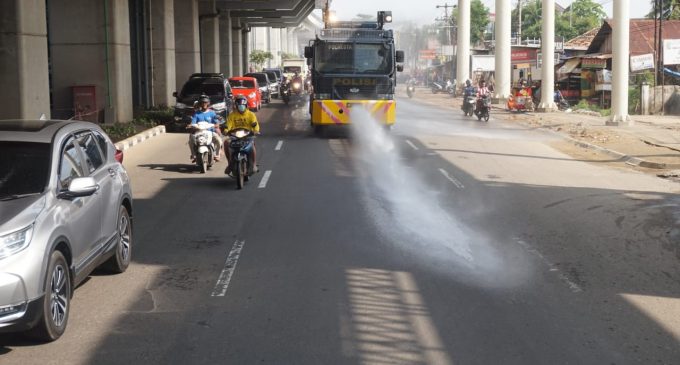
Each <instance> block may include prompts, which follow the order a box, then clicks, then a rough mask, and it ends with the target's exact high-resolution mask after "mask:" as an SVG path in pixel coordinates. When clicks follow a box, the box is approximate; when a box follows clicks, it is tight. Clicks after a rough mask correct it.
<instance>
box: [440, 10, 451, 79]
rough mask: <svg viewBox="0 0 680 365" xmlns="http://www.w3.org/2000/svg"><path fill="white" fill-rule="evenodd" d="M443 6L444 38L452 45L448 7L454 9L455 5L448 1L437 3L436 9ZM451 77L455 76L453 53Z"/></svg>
mask: <svg viewBox="0 0 680 365" xmlns="http://www.w3.org/2000/svg"><path fill="white" fill-rule="evenodd" d="M440 8H444V21H445V22H446V23H445V24H446V27H445V28H444V29H445V30H446V40H447V42H448V43H449V45H450V46H451V47H453V39H452V38H451V28H450V27H451V26H452V25H451V18H449V8H451V9H455V8H456V5H449V3H444V5H437V9H440ZM451 60H452V61H451V78H452V79H453V78H455V76H454V74H453V55H451ZM442 76H443V75H442Z"/></svg>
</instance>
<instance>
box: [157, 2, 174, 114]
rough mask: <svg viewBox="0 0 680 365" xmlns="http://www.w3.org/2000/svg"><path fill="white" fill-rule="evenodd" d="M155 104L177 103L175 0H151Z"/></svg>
mask: <svg viewBox="0 0 680 365" xmlns="http://www.w3.org/2000/svg"><path fill="white" fill-rule="evenodd" d="M150 9H151V47H152V51H153V75H152V77H153V105H156V106H158V105H165V106H171V105H174V104H175V99H174V98H173V97H172V92H173V91H175V89H176V85H177V80H176V79H175V72H176V69H175V68H176V66H175V15H174V2H173V0H151V6H150Z"/></svg>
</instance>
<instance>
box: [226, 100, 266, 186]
mask: <svg viewBox="0 0 680 365" xmlns="http://www.w3.org/2000/svg"><path fill="white" fill-rule="evenodd" d="M234 109H236V110H235V112H232V113H229V116H228V117H227V122H226V127H225V129H224V131H225V132H226V134H227V136H228V135H229V132H230V131H231V130H233V129H236V128H244V129H248V130H250V131H252V132H253V133H254V134H255V135H258V134H260V123H259V122H258V121H257V117H256V116H255V113H253V112H251V111H250V110H248V99H246V97H245V96H243V95H239V96H237V97H236V99H234ZM228 139H229V137H227V141H225V143H224V153H225V155H226V156H227V167H226V168H225V169H224V173H225V174H228V173H229V163H230V162H231V149H230V148H229V141H228ZM251 155H252V156H251V158H252V161H253V173H255V172H257V171H258V170H259V168H258V166H257V154H256V150H255V141H253V148H252V152H251Z"/></svg>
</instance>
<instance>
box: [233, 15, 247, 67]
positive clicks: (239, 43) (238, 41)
mask: <svg viewBox="0 0 680 365" xmlns="http://www.w3.org/2000/svg"><path fill="white" fill-rule="evenodd" d="M231 22H232V23H231V24H232V28H231V37H232V44H231V49H232V53H231V62H232V64H231V65H232V68H233V69H232V73H233V76H240V75H243V74H244V73H245V72H243V71H244V68H243V35H242V32H241V20H240V19H239V18H232V19H231Z"/></svg>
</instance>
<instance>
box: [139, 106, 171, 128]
mask: <svg viewBox="0 0 680 365" xmlns="http://www.w3.org/2000/svg"><path fill="white" fill-rule="evenodd" d="M174 113H175V111H174V110H173V109H171V108H164V109H150V110H147V111H144V112H143V113H142V115H140V119H143V120H146V123H147V125H150V126H151V127H154V126H157V125H161V124H167V123H170V122H172V118H173V117H174ZM133 122H134V120H133Z"/></svg>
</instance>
